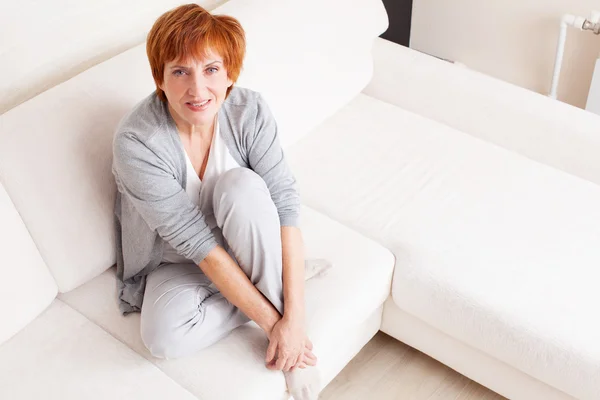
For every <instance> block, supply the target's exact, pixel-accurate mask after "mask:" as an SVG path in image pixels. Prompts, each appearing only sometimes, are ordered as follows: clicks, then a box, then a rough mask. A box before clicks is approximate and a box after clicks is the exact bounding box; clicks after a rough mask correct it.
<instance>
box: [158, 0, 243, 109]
mask: <svg viewBox="0 0 600 400" xmlns="http://www.w3.org/2000/svg"><path fill="white" fill-rule="evenodd" d="M208 50H211V51H213V52H216V53H218V54H219V55H220V56H221V57H222V58H223V65H224V67H225V69H226V70H227V76H228V78H229V79H231V80H232V81H233V82H234V83H235V82H236V81H237V79H238V77H239V76H240V72H241V70H242V64H243V62H244V56H245V55H246V35H245V33H244V29H243V28H242V25H241V24H240V23H239V21H238V20H237V19H235V18H233V17H230V16H228V15H212V14H211V13H210V12H208V11H206V10H205V9H204V8H202V7H200V6H199V5H197V4H186V5H182V6H179V7H177V8H174V9H172V10H170V11H167V12H166V13H164V14H163V15H161V16H160V17H159V18H158V19H157V20H156V22H155V23H154V25H153V26H152V29H151V30H150V32H149V33H148V38H147V41H146V53H147V54H148V61H150V68H151V69H152V76H153V77H154V82H155V83H156V94H157V95H158V97H159V98H160V99H161V100H163V101H166V100H167V97H166V96H165V92H164V91H163V90H162V89H161V88H160V87H159V85H162V83H163V81H164V71H165V64H166V63H168V62H170V61H174V60H182V61H187V60H190V59H199V58H204V57H206V54H207V52H208ZM231 89H233V85H231V87H229V88H228V89H227V94H226V96H229V92H230V91H231Z"/></svg>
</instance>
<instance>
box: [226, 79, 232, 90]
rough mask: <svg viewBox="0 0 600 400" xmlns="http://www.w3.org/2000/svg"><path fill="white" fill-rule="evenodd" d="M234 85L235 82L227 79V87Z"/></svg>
mask: <svg viewBox="0 0 600 400" xmlns="http://www.w3.org/2000/svg"><path fill="white" fill-rule="evenodd" d="M232 85H233V81H232V80H231V79H229V78H227V87H228V88H229V87H231V86H232Z"/></svg>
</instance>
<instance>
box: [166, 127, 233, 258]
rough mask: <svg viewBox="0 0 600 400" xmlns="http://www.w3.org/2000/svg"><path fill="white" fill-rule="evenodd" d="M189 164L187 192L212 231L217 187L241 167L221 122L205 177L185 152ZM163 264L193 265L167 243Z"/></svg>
mask: <svg viewBox="0 0 600 400" xmlns="http://www.w3.org/2000/svg"><path fill="white" fill-rule="evenodd" d="M184 154H185V160H186V164H187V177H186V188H185V192H186V193H187V195H188V197H189V198H190V200H191V201H192V203H194V204H196V205H197V206H198V207H199V208H200V211H201V212H202V214H203V215H204V219H205V221H206V223H207V224H208V226H209V227H210V229H211V230H212V229H214V228H215V227H216V226H217V221H216V219H215V213H214V211H213V205H212V197H213V193H214V191H215V185H216V184H217V180H218V179H219V177H220V176H221V174H223V173H225V172H227V171H229V170H230V169H233V168H237V167H239V164H238V163H237V162H236V161H235V160H234V159H233V157H231V154H230V153H229V149H228V148H227V145H226V144H225V143H224V142H223V139H222V138H221V134H220V130H219V122H218V121H217V122H215V131H214V132H213V140H212V143H211V145H210V150H209V152H208V163H207V164H206V170H205V171H204V177H203V179H202V180H200V177H199V176H198V175H197V174H196V172H195V170H194V166H193V165H192V161H191V160H190V157H189V156H188V154H187V152H186V151H184ZM162 261H163V262H170V263H192V262H193V261H191V260H188V259H187V258H185V257H183V256H181V255H179V254H178V253H177V251H176V250H175V249H174V248H173V247H172V246H171V245H170V244H169V243H168V242H166V241H165V249H164V253H163V258H162Z"/></svg>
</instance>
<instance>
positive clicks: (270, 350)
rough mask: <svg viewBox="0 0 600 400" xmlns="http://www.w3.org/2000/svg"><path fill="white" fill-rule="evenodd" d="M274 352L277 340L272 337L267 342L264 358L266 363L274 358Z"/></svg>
mask: <svg viewBox="0 0 600 400" xmlns="http://www.w3.org/2000/svg"><path fill="white" fill-rule="evenodd" d="M276 352H277V340H276V339H272V340H271V341H270V342H269V347H268V348H267V356H266V358H265V361H266V362H267V364H269V363H270V362H272V361H273V360H274V359H275V353H276Z"/></svg>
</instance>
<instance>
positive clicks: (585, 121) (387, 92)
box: [364, 39, 600, 185]
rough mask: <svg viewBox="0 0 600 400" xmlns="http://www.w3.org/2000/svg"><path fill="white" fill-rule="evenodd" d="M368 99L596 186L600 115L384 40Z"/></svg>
mask: <svg viewBox="0 0 600 400" xmlns="http://www.w3.org/2000/svg"><path fill="white" fill-rule="evenodd" d="M373 52H374V60H375V72H376V76H375V77H374V78H373V80H372V81H371V82H370V83H369V85H368V86H367V87H366V88H365V90H364V92H365V93H366V94H368V95H370V96H373V97H376V98H378V99H381V100H383V101H386V102H389V103H392V104H395V105H397V106H399V107H401V108H403V109H405V110H409V111H412V112H415V113H417V114H421V115H423V116H424V117H427V118H431V119H433V120H436V121H439V122H441V123H443V124H445V125H448V126H451V127H453V128H456V129H458V130H460V131H463V132H465V133H468V134H470V135H472V136H475V137H478V138H481V139H483V140H485V141H488V142H491V143H495V144H497V145H499V146H502V147H504V148H506V149H508V150H511V151H514V152H517V153H519V154H521V155H524V156H526V157H528V158H530V159H532V160H535V161H538V162H541V163H543V164H546V165H549V166H551V167H554V168H558V169H561V170H563V171H566V172H568V173H570V174H573V175H576V176H579V177H581V178H583V179H587V180H589V181H591V182H594V183H596V184H598V185H600V157H598V154H600V115H596V114H592V113H591V112H588V111H584V110H582V109H580V108H577V107H574V106H571V105H569V104H566V103H563V102H561V101H557V100H554V99H551V98H549V97H547V96H544V95H541V94H539V93H535V92H533V91H531V90H528V89H524V88H522V87H519V86H516V85H513V84H510V83H507V82H504V81H501V80H499V79H496V78H493V77H491V76H488V75H485V74H482V73H479V72H476V71H473V70H471V69H469V68H464V67H459V66H457V65H454V64H451V63H448V62H445V61H442V60H438V59H437V58H434V57H432V56H429V55H427V54H423V53H419V52H417V51H415V50H412V49H408V48H406V47H402V46H398V45H396V44H395V43H391V42H389V41H386V40H382V39H380V40H377V41H376V42H375V45H374V49H373Z"/></svg>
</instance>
